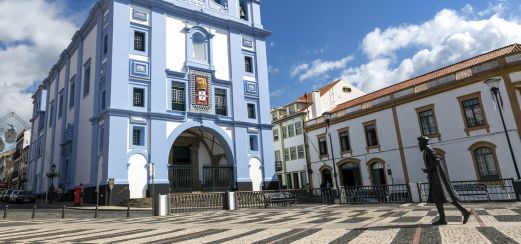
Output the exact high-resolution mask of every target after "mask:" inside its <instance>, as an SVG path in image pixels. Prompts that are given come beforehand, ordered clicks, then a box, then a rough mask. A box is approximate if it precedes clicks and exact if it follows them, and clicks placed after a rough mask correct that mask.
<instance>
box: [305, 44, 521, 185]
mask: <svg viewBox="0 0 521 244" xmlns="http://www.w3.org/2000/svg"><path fill="white" fill-rule="evenodd" d="M490 78H498V79H500V83H499V91H500V94H501V97H502V100H503V102H504V105H503V110H502V112H503V115H504V118H505V123H506V127H507V131H508V135H509V136H510V140H511V145H512V148H513V152H514V155H515V158H516V160H517V163H518V164H519V162H520V161H521V140H520V138H521V131H520V128H521V109H520V103H521V93H520V92H521V45H519V44H514V45H510V46H507V47H503V48H500V49H497V50H494V51H492V52H489V53H485V54H482V55H479V56H476V57H473V58H471V59H468V60H465V61H462V62H459V63H456V64H454V65H450V66H447V67H444V68H442V69H439V70H435V71H432V72H430V73H427V74H424V75H421V76H418V77H416V78H412V79H410V80H406V81H403V82H401V83H397V84H395V85H392V86H389V87H386V88H383V89H381V90H378V91H375V92H373V93H370V94H367V95H364V96H361V97H359V98H357V99H354V100H351V101H348V102H346V103H343V104H340V105H338V106H336V107H335V108H334V109H332V110H331V111H332V112H333V115H332V119H331V129H330V131H331V136H332V141H333V143H332V144H333V151H334V155H331V144H330V143H329V139H327V137H326V134H325V131H326V127H325V122H324V121H325V120H324V117H320V118H317V119H314V120H310V121H308V122H307V123H306V131H308V134H309V138H310V141H312V142H315V143H317V144H319V148H320V152H319V153H317V152H316V151H313V150H310V161H311V165H312V170H313V172H314V173H313V182H314V183H315V185H317V184H320V183H321V182H324V181H330V182H331V183H334V173H333V172H334V171H335V169H334V168H333V167H336V171H337V172H338V182H339V185H340V186H359V185H380V184H393V183H394V184H397V183H414V182H426V174H425V173H423V172H422V170H421V169H422V168H424V163H423V158H422V153H421V152H420V150H419V148H418V146H417V144H418V141H417V137H418V136H420V135H426V136H429V137H431V138H432V139H431V145H432V147H433V148H434V149H435V150H436V151H437V152H438V153H439V154H440V155H441V156H442V158H443V163H444V165H445V167H446V169H447V172H448V175H449V178H450V180H452V181H456V180H485V179H502V178H514V179H515V178H517V176H516V170H515V167H514V164H513V160H512V156H511V153H510V150H509V146H508V143H507V140H506V135H505V132H504V129H503V125H502V122H501V118H500V114H499V110H498V108H497V105H496V103H495V102H494V99H493V96H492V95H491V90H490V88H489V87H488V86H487V85H486V84H485V83H484V81H485V80H487V79H490ZM332 156H334V159H335V164H336V165H333V160H332V158H331V157H332ZM518 167H521V165H518ZM332 186H334V187H335V184H332Z"/></svg>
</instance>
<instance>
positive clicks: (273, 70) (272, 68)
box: [268, 65, 280, 75]
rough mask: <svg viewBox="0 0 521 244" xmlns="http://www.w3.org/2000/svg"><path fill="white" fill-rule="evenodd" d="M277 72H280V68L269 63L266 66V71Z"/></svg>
mask: <svg viewBox="0 0 521 244" xmlns="http://www.w3.org/2000/svg"><path fill="white" fill-rule="evenodd" d="M279 72H280V69H278V68H275V67H273V66H271V65H269V66H268V73H270V74H272V75H274V74H278V73H279Z"/></svg>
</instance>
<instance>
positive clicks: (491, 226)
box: [0, 202, 521, 244]
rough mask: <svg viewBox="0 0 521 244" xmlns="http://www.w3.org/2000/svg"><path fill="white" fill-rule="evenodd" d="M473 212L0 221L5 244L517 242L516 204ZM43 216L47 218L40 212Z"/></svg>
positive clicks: (284, 212) (369, 209)
mask: <svg viewBox="0 0 521 244" xmlns="http://www.w3.org/2000/svg"><path fill="white" fill-rule="evenodd" d="M465 206H466V207H468V208H470V209H472V210H473V216H472V217H471V218H470V220H469V222H468V223H467V224H466V225H462V224H461V216H460V213H459V212H458V211H457V210H456V209H455V208H454V207H451V206H449V205H447V207H446V214H447V220H448V221H449V225H446V226H441V227H434V226H431V225H430V223H431V222H432V221H433V220H434V219H435V218H436V214H437V212H436V210H435V208H434V206H432V205H425V204H402V205H298V206H297V207H290V208H267V209H240V210H237V211H224V210H223V211H208V212H198V213H175V214H173V215H170V216H166V217H153V216H147V215H148V214H149V213H150V212H149V211H132V212H131V217H130V218H126V214H125V212H124V211H120V210H117V209H104V210H103V211H100V212H99V213H98V218H97V219H94V218H93V215H92V214H93V209H92V208H83V209H82V208H79V209H67V213H68V215H67V216H66V218H65V219H61V218H60V217H59V216H60V215H59V213H60V212H59V209H46V210H43V209H41V211H39V212H37V215H36V218H35V219H31V218H30V217H31V212H32V210H31V209H29V208H28V209H18V210H13V211H11V212H8V216H7V218H6V219H0V241H1V242H6V243H19V242H20V243H23V242H38V243H70V242H80V243H118V242H119V243H177V242H185V243H347V242H351V243H364V244H369V243H378V244H382V243H442V242H443V243H467V244H470V243H519V242H521V203H520V202H513V203H512V202H511V203H485V204H465ZM44 213H46V214H44Z"/></svg>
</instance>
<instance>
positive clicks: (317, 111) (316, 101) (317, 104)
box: [311, 91, 322, 118]
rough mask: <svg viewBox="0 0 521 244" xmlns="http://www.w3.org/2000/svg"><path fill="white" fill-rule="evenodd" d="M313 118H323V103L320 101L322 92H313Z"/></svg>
mask: <svg viewBox="0 0 521 244" xmlns="http://www.w3.org/2000/svg"><path fill="white" fill-rule="evenodd" d="M311 102H312V103H313V104H312V105H311V117H312V118H317V117H320V116H322V103H321V101H320V91H313V92H311Z"/></svg>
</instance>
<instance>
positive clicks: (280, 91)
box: [270, 88, 286, 97]
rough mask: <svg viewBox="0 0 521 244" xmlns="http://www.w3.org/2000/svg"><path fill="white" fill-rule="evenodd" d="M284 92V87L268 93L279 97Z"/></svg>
mask: <svg viewBox="0 0 521 244" xmlns="http://www.w3.org/2000/svg"><path fill="white" fill-rule="evenodd" d="M285 92H286V88H279V89H277V90H275V91H272V92H271V93H270V97H280V96H282V95H283V94H284V93H285Z"/></svg>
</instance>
